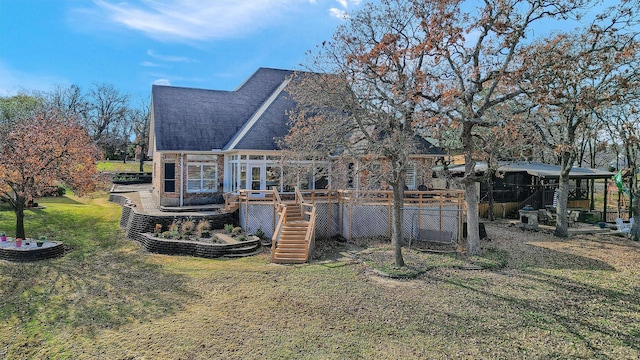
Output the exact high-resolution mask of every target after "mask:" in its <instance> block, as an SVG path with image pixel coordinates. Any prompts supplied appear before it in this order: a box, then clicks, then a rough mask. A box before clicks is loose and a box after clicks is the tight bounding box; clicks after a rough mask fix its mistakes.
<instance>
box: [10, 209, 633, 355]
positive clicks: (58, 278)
mask: <svg viewBox="0 0 640 360" xmlns="http://www.w3.org/2000/svg"><path fill="white" fill-rule="evenodd" d="M39 203H40V204H42V205H45V206H46V209H43V210H35V211H27V218H26V231H27V235H28V236H30V237H35V236H38V235H40V234H46V235H48V236H49V238H51V239H53V240H61V241H63V242H64V243H65V245H67V246H68V247H69V252H68V253H67V254H66V255H65V256H64V257H62V258H59V259H54V260H47V261H40V262H34V263H21V264H20V263H19V264H13V263H7V262H0V359H180V358H181V359H358V358H360V359H430V358H456V359H531V358H544V359H577V358H580V359H592V358H607V359H634V358H638V357H639V356H640V293H639V292H638V289H640V265H639V264H640V247H639V246H638V244H637V243H633V242H630V241H628V240H625V239H623V238H603V237H600V238H595V237H594V238H575V239H573V238H572V239H569V240H559V239H556V238H554V237H552V236H550V235H545V234H541V233H531V232H527V233H523V232H522V231H520V230H517V229H509V228H500V227H496V226H494V225H492V224H489V225H487V231H488V233H489V234H490V236H492V237H493V238H492V241H491V242H490V243H489V245H490V247H489V248H486V249H485V250H488V249H491V250H489V251H487V254H488V255H487V256H486V257H484V258H482V259H476V261H477V262H478V263H480V264H483V265H484V264H488V266H485V267H488V268H489V269H485V270H472V271H470V270H461V269H460V266H461V265H462V264H465V263H466V262H468V260H467V259H464V258H461V257H459V256H456V255H455V254H432V253H421V252H417V251H412V250H405V251H404V253H405V260H406V261H407V263H408V265H410V267H411V268H413V269H417V270H419V271H417V275H416V277H415V278H413V279H410V280H395V279H390V278H385V277H380V276H378V275H375V274H373V273H372V271H371V267H372V266H375V267H378V266H380V267H381V268H383V269H384V268H392V266H390V265H389V262H390V259H391V258H392V257H391V251H389V250H390V249H389V247H388V245H383V246H375V245H371V246H369V247H368V248H367V249H365V250H364V251H362V252H360V253H357V254H358V255H357V256H356V258H351V256H352V255H353V254H355V253H354V252H351V253H346V251H347V250H353V249H356V248H355V247H354V245H353V244H333V246H324V248H325V250H326V252H325V255H326V257H324V258H323V259H320V260H317V261H314V262H312V263H311V264H305V265H296V266H282V265H273V264H270V263H269V258H268V255H267V254H262V255H258V256H253V257H249V258H242V259H235V260H229V259H199V258H189V257H183V256H164V255H154V254H147V253H143V252H142V251H141V249H140V247H139V246H138V244H137V243H135V242H132V241H130V240H125V239H124V237H123V233H122V231H121V230H120V229H119V228H118V220H119V216H120V213H121V209H120V207H119V206H117V205H115V204H112V203H109V202H107V201H106V197H105V196H96V197H92V198H76V197H73V196H67V197H63V198H53V199H42V200H40V201H39ZM0 210H2V211H0V229H2V230H10V229H12V227H13V224H14V222H15V218H14V216H13V213H12V212H11V211H8V210H7V209H6V208H2V209H0ZM11 231H12V230H11ZM522 234H524V237H523V235H522ZM325 245H326V244H325ZM327 249H328V250H327ZM504 262H506V265H505V264H504ZM496 265H499V266H496Z"/></svg>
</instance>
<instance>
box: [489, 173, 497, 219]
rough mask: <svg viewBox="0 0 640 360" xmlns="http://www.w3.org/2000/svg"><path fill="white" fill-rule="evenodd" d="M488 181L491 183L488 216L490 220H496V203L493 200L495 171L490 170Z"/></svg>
mask: <svg viewBox="0 0 640 360" xmlns="http://www.w3.org/2000/svg"><path fill="white" fill-rule="evenodd" d="M487 183H488V185H489V189H488V190H489V212H488V214H487V218H488V220H489V221H494V220H495V219H496V218H495V214H494V213H493V204H494V200H493V172H490V174H489V177H488V180H487Z"/></svg>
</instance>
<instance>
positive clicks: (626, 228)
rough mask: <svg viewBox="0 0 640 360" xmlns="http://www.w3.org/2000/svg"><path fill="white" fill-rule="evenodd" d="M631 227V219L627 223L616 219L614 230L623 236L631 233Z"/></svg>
mask: <svg viewBox="0 0 640 360" xmlns="http://www.w3.org/2000/svg"><path fill="white" fill-rule="evenodd" d="M631 226H633V218H631V219H629V222H628V223H625V222H624V221H623V220H622V219H621V218H616V228H617V229H618V231H620V232H621V233H623V234H628V233H630V232H631Z"/></svg>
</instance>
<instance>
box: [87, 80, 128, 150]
mask: <svg viewBox="0 0 640 360" xmlns="http://www.w3.org/2000/svg"><path fill="white" fill-rule="evenodd" d="M86 99H87V111H86V117H85V118H84V119H83V120H84V123H85V126H86V127H87V129H88V130H89V134H90V135H91V136H92V137H93V140H94V141H95V142H96V143H97V144H98V146H99V147H100V148H101V149H102V150H103V151H104V152H105V154H106V155H107V156H109V155H113V154H115V153H118V152H123V151H124V152H125V156H126V148H127V146H128V145H129V143H130V137H131V126H130V124H129V122H128V121H127V120H128V116H129V111H130V106H129V95H127V94H123V93H121V92H120V91H119V90H118V89H116V88H115V87H114V86H113V85H111V84H105V83H95V84H93V87H92V88H91V89H89V91H88V93H87V95H86Z"/></svg>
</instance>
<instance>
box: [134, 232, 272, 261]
mask: <svg viewBox="0 0 640 360" xmlns="http://www.w3.org/2000/svg"><path fill="white" fill-rule="evenodd" d="M142 236H143V237H144V240H143V241H142V246H143V247H144V248H145V250H147V251H149V252H152V253H157V254H167V255H190V256H197V257H204V258H218V257H242V256H250V255H255V254H258V253H260V252H261V251H262V249H261V243H260V239H258V238H256V239H254V240H248V241H242V242H238V243H235V244H211V243H205V242H200V241H188V240H173V239H162V238H157V237H154V236H153V235H152V234H142Z"/></svg>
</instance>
